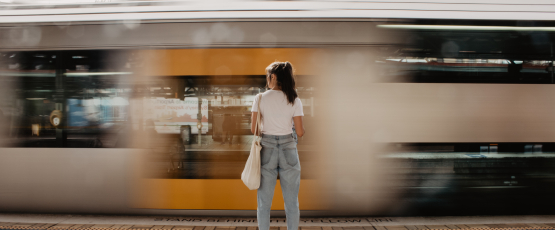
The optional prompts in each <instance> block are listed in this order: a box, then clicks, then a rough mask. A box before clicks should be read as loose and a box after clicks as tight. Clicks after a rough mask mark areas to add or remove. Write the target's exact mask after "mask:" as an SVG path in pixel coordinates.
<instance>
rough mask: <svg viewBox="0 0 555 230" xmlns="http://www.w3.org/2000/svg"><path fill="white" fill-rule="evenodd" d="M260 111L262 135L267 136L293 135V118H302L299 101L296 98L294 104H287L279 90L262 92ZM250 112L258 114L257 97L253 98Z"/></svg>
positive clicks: (285, 98) (301, 106)
mask: <svg viewBox="0 0 555 230" xmlns="http://www.w3.org/2000/svg"><path fill="white" fill-rule="evenodd" d="M260 110H261V111H262V112H261V115H262V122H261V125H262V133H263V134H269V135H287V134H291V133H293V117H297V116H304V114H303V104H302V103H301V99H299V98H298V97H297V98H295V103H294V104H288V103H287V97H286V96H285V93H283V91H281V90H268V91H266V92H264V93H263V94H262V103H261V104H260ZM251 111H252V112H258V96H256V97H255V98H254V102H253V103H252V109H251Z"/></svg>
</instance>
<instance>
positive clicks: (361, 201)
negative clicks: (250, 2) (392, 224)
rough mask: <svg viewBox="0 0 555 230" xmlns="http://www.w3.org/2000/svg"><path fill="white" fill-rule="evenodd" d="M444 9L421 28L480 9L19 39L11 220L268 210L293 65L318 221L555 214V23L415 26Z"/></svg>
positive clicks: (15, 37)
mask: <svg viewBox="0 0 555 230" xmlns="http://www.w3.org/2000/svg"><path fill="white" fill-rule="evenodd" d="M144 4H147V5H148V4H157V3H154V2H148V3H144ZM172 4H173V3H172ZM199 4H200V3H199ZM234 4H239V5H240V4H243V3H242V2H237V3H234ZM271 4H278V5H279V4H282V2H277V3H271ZM317 4H318V3H317V2H316V3H307V4H306V6H307V7H308V6H313V7H315V9H316V8H317V7H316V6H315V5H317ZM342 4H346V5H350V4H354V3H342ZM364 4H369V5H368V6H373V7H374V6H376V7H377V6H378V5H380V4H381V3H380V4H378V3H364ZM384 4H385V3H384ZM430 4H431V5H434V6H435V7H439V8H434V9H435V10H434V11H433V12H432V11H425V10H424V11H423V12H426V13H425V15H424V13H422V12H420V11H418V12H417V13H416V14H418V15H417V16H418V17H416V16H415V18H426V17H432V16H430V15H435V14H436V13H437V12H444V13H445V12H448V13H449V14H451V13H452V8H454V7H463V6H458V5H457V6H454V5H451V4H435V3H426V4H425V5H422V4H421V3H413V4H411V5H404V4H401V3H399V4H397V3H396V4H394V5H395V6H388V7H397V8H398V9H399V10H391V9H390V10H389V11H387V12H389V13H391V14H394V15H397V17H398V18H396V19H376V18H371V17H370V16H361V17H362V18H363V19H364V20H362V19H360V20H358V19H357V20H354V19H353V20H343V19H338V18H337V17H336V16H334V17H331V18H328V16H329V15H326V12H327V11H324V10H320V11H311V15H312V14H315V15H317V16H318V17H317V18H318V19H320V18H327V19H326V20H322V21H315V18H306V17H303V16H299V18H300V19H298V20H300V21H301V22H299V21H295V20H297V19H295V20H292V19H290V18H289V19H284V18H280V21H268V20H247V19H244V20H239V21H237V20H235V17H243V15H250V13H253V12H258V13H260V12H264V14H266V13H267V10H262V9H260V11H256V10H252V11H249V12H234V11H230V15H232V16H230V17H229V18H226V19H221V18H220V19H221V20H222V21H219V22H213V21H211V20H205V19H199V18H197V19H195V20H200V21H195V20H193V21H190V20H189V19H186V18H185V17H189V14H183V15H181V16H179V17H177V16H175V17H174V18H173V19H175V21H171V22H170V21H161V18H163V17H164V16H165V15H172V13H171V12H165V13H164V14H162V13H160V12H158V13H160V14H162V15H157V16H156V17H160V18H146V17H154V16H152V15H155V14H157V13H156V12H155V13H152V14H142V15H143V17H145V18H144V19H142V20H124V21H123V22H122V21H120V19H114V18H111V17H113V16H114V15H120V14H113V15H112V14H105V15H104V14H103V15H102V17H106V18H107V19H104V18H102V19H101V18H97V17H100V16H98V15H96V13H94V12H96V11H95V10H97V9H96V8H95V7H90V8H82V9H80V10H81V11H80V12H85V11H86V12H88V11H91V12H92V11H94V12H92V13H90V14H93V13H94V14H95V15H96V16H93V18H96V19H97V20H99V21H103V22H102V23H93V22H91V23H82V22H71V23H67V21H57V22H56V23H54V24H49V23H50V22H41V23H45V24H26V23H24V22H25V21H20V24H9V25H8V24H6V26H5V27H2V28H0V30H1V31H0V32H1V34H7V35H5V36H0V130H1V131H0V135H1V137H2V138H1V139H0V141H1V142H0V144H1V146H2V147H3V148H2V149H1V153H0V184H2V185H4V184H7V185H10V186H6V187H2V188H0V203H2V204H3V205H1V206H0V211H23V212H68V213H77V212H80V213H134V214H137V213H140V214H180V215H228V216H229V215H247V216H253V215H255V211H254V210H255V208H256V191H249V190H247V189H246V187H245V186H244V185H243V184H242V182H241V180H240V176H239V175H240V173H241V171H242V168H243V166H244V163H245V161H246V158H247V156H248V153H249V148H250V143H251V141H252V134H251V133H250V129H249V127H250V124H249V122H250V119H249V117H250V108H251V105H252V101H253V98H254V97H255V96H256V95H257V94H258V93H261V92H264V91H265V90H266V89H265V88H264V86H265V76H264V68H265V67H266V66H267V65H268V64H269V63H271V62H273V61H276V60H280V61H290V62H292V63H293V64H294V66H295V67H296V68H297V69H296V73H295V74H296V77H297V82H298V94H299V97H300V98H301V100H302V102H303V106H305V108H304V111H305V118H304V122H305V123H306V124H305V126H306V130H307V134H308V135H306V137H304V139H301V140H299V145H298V148H299V155H300V161H301V164H302V165H303V173H302V176H301V180H302V182H301V191H300V194H299V195H300V205H301V210H303V215H458V214H464V215H470V214H472V215H478V214H554V211H553V210H552V209H550V206H552V205H553V204H555V200H554V199H552V198H551V197H552V194H553V192H555V183H554V181H555V180H554V178H555V175H554V174H555V164H554V163H555V162H554V160H555V144H554V143H555V142H553V139H554V138H555V131H554V130H555V123H554V122H552V120H553V117H555V106H553V103H552V102H551V99H552V98H555V91H554V90H552V87H553V86H552V83H553V82H554V76H553V61H552V60H553V47H552V46H553V45H552V44H553V42H554V41H555V36H554V31H555V29H553V28H555V24H553V22H550V21H538V19H537V18H536V15H537V14H540V13H530V12H528V13H527V14H526V15H525V16H519V17H524V18H525V17H530V18H528V21H524V22H523V21H519V20H506V18H501V19H504V20H503V21H495V20H492V21H484V20H482V19H483V18H485V16H484V17H481V18H480V17H477V16H474V14H466V13H464V14H463V16H458V17H459V19H460V17H462V18H465V17H468V18H469V20H439V19H438V20H435V19H433V20H432V19H429V20H428V19H410V18H409V19H406V17H404V18H405V19H399V18H403V17H402V16H399V15H401V14H406V11H405V10H401V9H405V8H403V6H407V7H409V6H410V7H416V6H418V7H420V8H418V7H417V8H418V9H420V10H422V9H427V8H426V7H430ZM455 5H456V4H455ZM261 6H264V4H261ZM114 7H116V6H114ZM133 7H135V6H130V8H129V9H136V8H133ZM136 7H140V6H136ZM157 7H171V6H157ZM175 7H181V6H175ZM190 7H193V8H194V6H190ZM207 7H208V6H207ZM210 7H214V6H210ZM249 7H251V6H249ZM252 7H254V6H252ZM356 7H361V6H360V5H357V6H356ZM356 7H355V6H353V9H354V8H356ZM484 7H486V8H487V7H494V8H495V10H497V11H502V10H504V9H505V10H507V12H512V13H511V15H515V17H516V15H519V13H518V12H517V13H514V12H515V11H514V9H513V10H509V9H508V8H511V7H513V6H510V5H503V4H494V3H487V4H485V5H484ZM534 7H537V6H535V5H533V4H532V5H531V6H530V8H527V9H532V8H534ZM370 8H371V7H370ZM153 9H154V8H153ZM156 9H158V8H156ZM164 9H166V8H164ZM280 9H281V8H280ZM318 9H320V8H318ZM365 9H366V8H365ZM388 9H389V8H388ZM438 9H439V10H438ZM511 9H512V8H511ZM534 9H536V8H534ZM121 10H124V11H125V10H128V8H125V9H121ZM168 10H169V9H168ZM171 10H174V9H171ZM542 10H544V9H541V10H538V11H541V12H543V11H542ZM39 11H40V10H39ZM39 11H37V12H38V13H37V14H56V13H46V12H42V11H40V12H39ZM62 11H63V10H62ZM100 11H101V10H100ZM153 11H155V10H153ZM299 11H301V12H304V10H299ZM361 11H363V12H367V11H365V10H362V9H361ZM25 12H27V11H25ZM29 12H31V13H32V12H35V11H29ZM41 12H42V13H41ZM56 12H58V11H56ZM60 12H61V11H60ZM141 12H142V11H141ZM371 12H372V14H368V15H373V14H374V13H376V14H377V13H380V12H381V11H371ZM415 12H416V11H415ZM31 13H30V14H31ZM97 13H98V12H97ZM166 13H167V14H166ZM196 13H199V12H196ZM203 13H206V12H200V13H199V14H203ZM279 13H280V15H282V14H285V15H286V13H284V12H279ZM289 13H292V14H294V13H295V12H289ZM327 13H329V12H327ZM336 13H338V14H340V15H343V16H344V17H345V18H349V17H350V15H351V14H356V12H355V11H349V10H343V11H338V12H336ZM367 13H368V12H367ZM476 14H478V13H476ZM488 14H489V13H488ZM541 14H544V13H541ZM121 15H125V14H124V13H122V14H121ZM191 15H193V14H191ZM88 16H90V15H88ZM6 17H8V18H11V19H13V20H16V21H17V20H23V19H21V18H26V17H27V16H21V17H20V18H12V16H6ZM68 17H73V16H68ZM168 17H169V16H168ZM172 17H173V16H172ZM253 17H254V16H253ZM269 17H270V18H271V17H272V16H269ZM275 17H279V16H275ZM491 17H493V16H491ZM538 17H539V16H538ZM4 18H5V17H4ZM44 18H47V19H48V18H49V16H44ZM176 18H177V19H176ZM433 18H442V17H440V16H438V15H436V16H434V17H433ZM47 19H44V20H47ZM78 19H79V20H91V19H88V18H87V19H82V18H80V16H79V15H77V16H75V20H76V21H79V20H78ZM173 19H172V20H173ZM274 19H275V18H274ZM351 19H352V18H351ZM366 19H372V20H370V21H368V20H366ZM2 20H7V19H3V18H0V22H2ZM28 20H30V21H32V20H31V18H29V19H28ZM33 20H39V19H37V18H35V19H33ZM40 20H42V19H40ZM64 20H65V19H64ZM168 20H169V19H168ZM534 20H535V21H534ZM104 21H108V22H109V23H108V22H107V23H104ZM36 22H37V23H39V22H38V21H36ZM36 188H45V189H40V190H37V189H36ZM279 190H280V189H279V185H278V187H277V192H278V193H279ZM274 199H275V200H274V204H273V205H274V206H273V210H283V205H282V204H283V201H282V198H281V197H280V195H277V196H275V198H274ZM278 213H280V212H278Z"/></svg>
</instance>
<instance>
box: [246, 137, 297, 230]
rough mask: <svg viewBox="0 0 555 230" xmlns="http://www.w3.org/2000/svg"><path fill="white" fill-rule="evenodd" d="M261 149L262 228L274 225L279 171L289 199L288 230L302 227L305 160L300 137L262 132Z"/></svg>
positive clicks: (282, 186) (265, 229)
mask: <svg viewBox="0 0 555 230" xmlns="http://www.w3.org/2000/svg"><path fill="white" fill-rule="evenodd" d="M261 144H262V150H261V151H260V160H261V165H262V167H261V174H262V177H261V178H260V188H258V192H257V195H258V209H257V217H258V228H259V229H260V230H269V229H270V208H271V207H272V199H273V197H274V189H275V187H276V181H277V175H278V173H279V178H280V181H279V182H280V184H281V191H282V193H283V200H284V201H285V215H286V217H287V230H297V229H298V227H299V217H300V213H299V199H298V196H299V186H300V184H301V164H300V162H299V154H298V152H297V141H296V139H295V138H294V137H293V134H288V135H281V136H275V135H266V134H262V141H261Z"/></svg>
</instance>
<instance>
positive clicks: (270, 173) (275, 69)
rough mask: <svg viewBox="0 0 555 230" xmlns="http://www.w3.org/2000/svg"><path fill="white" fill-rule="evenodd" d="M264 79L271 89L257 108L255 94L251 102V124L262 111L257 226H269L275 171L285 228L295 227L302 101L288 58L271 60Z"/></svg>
mask: <svg viewBox="0 0 555 230" xmlns="http://www.w3.org/2000/svg"><path fill="white" fill-rule="evenodd" d="M266 82H267V87H268V88H270V90H268V91H266V92H264V93H263V94H262V99H261V101H262V103H261V104H260V111H258V97H256V98H255V100H254V102H253V105H252V118H251V119H252V122H251V124H252V126H251V131H252V132H253V133H254V132H257V133H258V132H259V130H254V129H255V125H256V116H257V114H258V112H260V113H261V119H262V121H261V126H262V127H261V129H260V131H261V132H262V141H261V144H262V150H261V151H260V159H261V174H262V176H261V178H260V188H258V208H257V217H258V228H259V229H260V230H269V229H270V208H271V206H272V199H273V197H274V188H275V186H276V180H277V175H278V173H279V177H280V184H281V190H282V192H283V200H284V201H285V215H286V217H287V229H288V230H297V229H298V226H299V216H300V214H299V200H298V194H299V185H300V182H301V164H300V163H299V155H298V153H297V140H296V137H295V136H294V134H293V125H294V128H295V132H296V134H297V136H299V137H302V136H303V135H304V127H303V116H304V114H303V105H302V104H301V100H300V99H299V97H298V96H297V92H296V91H295V90H296V88H295V79H294V77H293V66H291V63H289V62H274V63H272V64H270V65H269V66H268V67H267V68H266Z"/></svg>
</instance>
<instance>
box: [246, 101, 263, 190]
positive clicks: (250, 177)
mask: <svg viewBox="0 0 555 230" xmlns="http://www.w3.org/2000/svg"><path fill="white" fill-rule="evenodd" d="M261 101H262V94H258V115H257V116H256V125H255V129H254V131H255V132H254V137H253V139H252V146H251V153H250V155H249V159H248V160H247V164H245V169H243V173H241V180H243V183H245V185H246V186H247V187H248V188H249V189H250V190H256V189H258V187H260V150H262V145H260V139H261V137H259V136H257V135H256V131H257V130H258V128H259V127H260V113H261V112H260V102H261ZM259 133H260V132H259Z"/></svg>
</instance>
